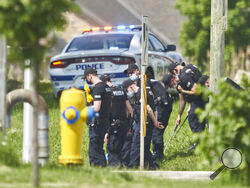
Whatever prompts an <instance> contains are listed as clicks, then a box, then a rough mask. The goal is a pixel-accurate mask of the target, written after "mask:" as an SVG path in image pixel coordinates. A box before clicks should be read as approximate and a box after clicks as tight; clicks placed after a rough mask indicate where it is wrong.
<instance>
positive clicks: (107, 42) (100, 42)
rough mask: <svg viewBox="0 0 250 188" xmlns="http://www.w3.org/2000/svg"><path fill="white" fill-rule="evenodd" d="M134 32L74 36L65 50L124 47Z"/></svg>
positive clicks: (128, 43) (128, 44) (126, 46)
mask: <svg viewBox="0 0 250 188" xmlns="http://www.w3.org/2000/svg"><path fill="white" fill-rule="evenodd" d="M133 36H134V34H100V35H89V36H82V37H78V38H75V39H74V40H73V41H72V42H71V44H70V45H69V47H68V49H67V50H66V52H72V51H82V50H102V49H113V50H117V49H124V48H125V49H126V48H129V46H130V41H131V39H132V37H133Z"/></svg>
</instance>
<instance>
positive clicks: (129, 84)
mask: <svg viewBox="0 0 250 188" xmlns="http://www.w3.org/2000/svg"><path fill="white" fill-rule="evenodd" d="M133 83H134V81H132V80H131V79H128V80H125V81H124V82H123V83H122V88H123V89H127V88H128V87H129V86H131V85H132V84H133Z"/></svg>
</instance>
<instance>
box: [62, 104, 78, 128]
mask: <svg viewBox="0 0 250 188" xmlns="http://www.w3.org/2000/svg"><path fill="white" fill-rule="evenodd" d="M62 116H63V118H64V119H65V120H66V122H67V123H68V124H73V123H75V122H76V121H77V120H78V119H79V117H80V113H79V111H78V110H77V109H76V108H75V107H73V106H69V107H67V108H66V109H65V110H64V111H63V113H62Z"/></svg>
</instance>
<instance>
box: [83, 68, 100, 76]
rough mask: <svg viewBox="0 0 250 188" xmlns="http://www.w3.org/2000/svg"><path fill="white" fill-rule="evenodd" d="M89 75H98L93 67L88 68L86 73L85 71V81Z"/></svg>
mask: <svg viewBox="0 0 250 188" xmlns="http://www.w3.org/2000/svg"><path fill="white" fill-rule="evenodd" d="M89 74H97V71H96V69H94V68H92V67H88V68H87V69H86V70H85V71H84V75H83V77H82V78H83V79H86V76H88V75H89Z"/></svg>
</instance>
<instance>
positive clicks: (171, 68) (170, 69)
mask: <svg viewBox="0 0 250 188" xmlns="http://www.w3.org/2000/svg"><path fill="white" fill-rule="evenodd" d="M176 67H177V64H175V63H171V64H170V65H169V67H168V71H169V72H171V73H173V70H174V69H175V68H176Z"/></svg>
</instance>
